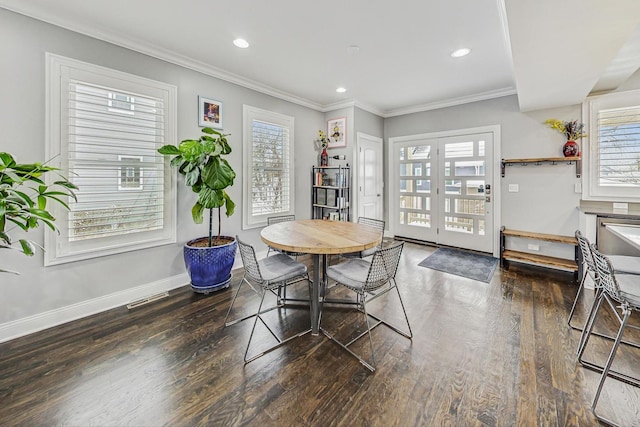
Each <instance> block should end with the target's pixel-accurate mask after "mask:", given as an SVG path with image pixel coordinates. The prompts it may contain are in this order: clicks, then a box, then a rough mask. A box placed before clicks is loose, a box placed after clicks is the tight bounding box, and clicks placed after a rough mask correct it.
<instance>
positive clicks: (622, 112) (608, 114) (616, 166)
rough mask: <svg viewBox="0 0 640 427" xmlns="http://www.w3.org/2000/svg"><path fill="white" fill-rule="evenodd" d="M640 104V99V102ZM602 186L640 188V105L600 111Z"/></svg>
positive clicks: (599, 144)
mask: <svg viewBox="0 0 640 427" xmlns="http://www.w3.org/2000/svg"><path fill="white" fill-rule="evenodd" d="M638 102H639V103H640V99H639V100H638ZM597 117H598V135H597V137H598V157H599V159H600V162H599V164H598V183H599V185H600V186H604V187H625V186H638V185H639V184H640V105H638V106H633V107H626V108H614V109H608V110H601V111H598V116H597Z"/></svg>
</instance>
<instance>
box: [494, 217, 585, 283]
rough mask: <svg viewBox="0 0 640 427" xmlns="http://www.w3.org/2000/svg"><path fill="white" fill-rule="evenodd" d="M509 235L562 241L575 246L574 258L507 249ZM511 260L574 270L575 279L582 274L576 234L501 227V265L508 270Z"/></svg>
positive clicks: (546, 240) (545, 240)
mask: <svg viewBox="0 0 640 427" xmlns="http://www.w3.org/2000/svg"><path fill="white" fill-rule="evenodd" d="M508 237H518V238H522V239H531V240H540V241H544V242H553V243H562V244H566V245H572V246H574V258H573V259H567V258H558V257H553V256H548V255H543V254H536V253H531V252H522V251H514V250H510V249H506V239H507V238H508ZM509 261H516V262H523V263H526V264H534V265H538V266H542V267H546V268H556V269H560V270H568V271H573V273H574V280H575V281H577V280H578V277H581V274H582V271H581V270H582V269H581V267H582V261H581V260H580V250H579V246H578V240H577V239H576V238H575V237H574V236H560V235H557V234H545V233H534V232H531V231H520V230H510V229H506V228H505V227H504V226H503V227H501V228H500V267H502V268H504V269H506V270H508V269H509Z"/></svg>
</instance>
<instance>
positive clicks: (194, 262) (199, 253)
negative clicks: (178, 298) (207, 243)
mask: <svg viewBox="0 0 640 427" xmlns="http://www.w3.org/2000/svg"><path fill="white" fill-rule="evenodd" d="M225 238H226V239H232V240H233V241H231V242H230V243H227V244H226V245H221V246H213V247H210V248H209V247H197V246H192V245H193V243H194V242H197V241H200V240H203V239H204V240H207V239H208V238H207V237H201V238H198V239H194V240H191V241H189V242H187V243H186V244H185V245H184V264H185V266H186V267H187V272H188V273H189V277H191V289H193V291H194V292H199V293H204V294H208V293H210V292H214V291H217V290H220V289H225V288H228V287H229V283H230V282H231V269H232V268H233V262H234V260H235V258H236V248H237V246H238V244H237V242H236V241H235V239H233V238H231V237H225Z"/></svg>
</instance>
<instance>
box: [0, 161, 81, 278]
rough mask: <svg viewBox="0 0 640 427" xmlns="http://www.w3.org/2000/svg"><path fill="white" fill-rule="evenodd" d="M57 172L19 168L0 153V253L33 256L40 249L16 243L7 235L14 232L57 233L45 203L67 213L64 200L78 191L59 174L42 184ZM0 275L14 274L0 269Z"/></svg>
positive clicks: (37, 167)
mask: <svg viewBox="0 0 640 427" xmlns="http://www.w3.org/2000/svg"><path fill="white" fill-rule="evenodd" d="M58 170H59V169H58V168H54V167H51V166H46V165H43V164H42V163H29V164H20V163H17V162H16V161H15V159H14V158H13V156H12V155H11V154H9V153H4V152H0V249H14V250H18V251H20V252H22V253H24V254H25V255H27V256H32V255H33V254H34V253H35V251H36V246H39V245H37V244H36V243H35V242H33V241H32V240H28V239H19V240H18V241H17V243H16V242H14V241H13V240H12V239H11V237H10V236H9V232H10V231H12V230H13V229H16V228H20V229H22V230H23V231H29V230H31V229H34V228H37V227H38V226H39V225H40V224H44V225H46V226H47V227H49V228H50V229H51V230H54V231H57V230H58V229H57V227H56V225H55V222H54V221H55V218H54V217H53V215H51V213H50V212H49V211H47V203H48V201H50V200H52V201H54V202H56V203H60V204H61V205H62V206H64V207H65V208H66V209H69V205H68V204H67V202H66V201H65V199H66V198H67V197H72V198H73V199H74V200H75V199H76V195H75V193H74V190H77V187H76V186H75V185H74V184H73V183H71V182H70V181H69V180H67V179H66V178H65V177H63V176H62V175H60V174H58V176H59V179H58V180H57V181H54V182H53V184H51V185H47V184H46V183H45V182H44V180H43V179H42V177H43V175H44V174H46V173H49V172H56V171H58ZM0 272H2V273H14V274H17V273H16V272H15V271H11V270H5V269H3V268H0Z"/></svg>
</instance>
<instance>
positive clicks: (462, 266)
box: [418, 248, 498, 283]
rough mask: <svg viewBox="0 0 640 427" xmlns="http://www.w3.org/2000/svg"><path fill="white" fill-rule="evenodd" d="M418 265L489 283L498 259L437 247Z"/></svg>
mask: <svg viewBox="0 0 640 427" xmlns="http://www.w3.org/2000/svg"><path fill="white" fill-rule="evenodd" d="M418 265H419V266H420V267H427V268H432V269H434V270H438V271H443V272H445V273H449V274H455V275H456V276H462V277H467V278H469V279H473V280H479V281H481V282H485V283H489V282H490V281H491V277H492V276H493V272H494V271H495V270H496V266H497V265H498V259H497V258H494V257H492V256H489V255H480V254H476V253H473V252H467V251H461V250H458V249H450V248H438V249H437V250H436V251H435V252H434V253H432V254H431V255H429V256H428V257H426V258H425V259H423V260H422V261H421V262H420V264H418Z"/></svg>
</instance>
